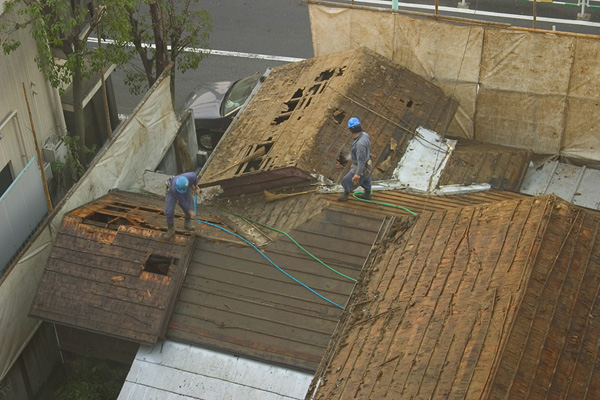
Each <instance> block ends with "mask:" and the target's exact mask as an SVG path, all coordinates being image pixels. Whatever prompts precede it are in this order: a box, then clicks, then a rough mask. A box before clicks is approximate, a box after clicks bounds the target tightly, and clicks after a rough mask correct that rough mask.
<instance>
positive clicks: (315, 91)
mask: <svg viewBox="0 0 600 400" xmlns="http://www.w3.org/2000/svg"><path fill="white" fill-rule="evenodd" d="M320 87H321V85H315V86H313V87H311V88H310V89H308V91H309V92H310V93H312V94H317V93H318V92H319V88H320Z"/></svg>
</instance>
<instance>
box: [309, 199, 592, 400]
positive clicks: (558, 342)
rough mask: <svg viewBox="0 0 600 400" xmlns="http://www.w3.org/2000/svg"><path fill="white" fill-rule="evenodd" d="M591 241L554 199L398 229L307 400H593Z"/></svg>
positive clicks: (573, 210)
mask: <svg viewBox="0 0 600 400" xmlns="http://www.w3.org/2000/svg"><path fill="white" fill-rule="evenodd" d="M599 227H600V218H599V217H598V216H596V215H595V214H593V213H589V212H587V211H585V210H582V209H580V208H577V207H575V206H572V205H570V204H568V203H566V202H563V201H562V200H560V199H558V198H556V197H555V196H544V197H540V198H521V199H517V200H511V201H504V202H498V203H492V204H484V205H479V206H472V207H465V208H462V209H454V210H447V211H441V212H436V213H423V214H421V215H420V216H419V218H418V219H417V220H416V222H415V223H414V224H413V223H412V222H411V221H410V220H407V219H406V218H397V219H395V220H394V221H393V222H392V223H391V224H390V225H389V227H387V229H386V233H385V234H384V235H383V238H382V239H381V241H379V242H378V243H376V244H375V248H376V251H374V252H373V253H372V254H371V255H370V260H369V261H367V263H366V265H365V270H364V272H363V274H364V275H363V276H362V277H361V278H362V279H361V282H360V284H358V285H357V288H356V290H355V291H354V293H353V295H352V297H351V300H350V304H349V306H348V308H347V311H346V312H344V315H343V317H342V320H341V322H340V325H338V328H337V329H336V333H335V334H334V336H333V339H332V341H331V342H330V345H329V348H328V351H327V354H326V355H325V356H324V358H323V363H322V364H321V365H320V367H319V371H318V372H317V374H316V376H315V379H314V380H313V387H312V389H311V394H312V395H313V396H314V398H316V399H347V398H362V399H382V398H390V399H402V398H468V399H482V398H483V399H491V398H515V399H517V398H518V399H521V398H528V399H545V398H548V397H553V398H554V397H555V398H573V399H575V398H577V399H584V398H588V399H595V398H599V397H600V380H599V379H598V378H599V376H598V370H597V368H595V365H596V359H597V357H598V345H599V344H600V333H599V332H600V329H599V328H600V326H598V325H599V322H598V318H597V316H598V314H600V306H599V304H600V303H599V302H598V290H597V288H598V285H599V283H600V269H599V267H600V260H598V259H597V257H596V256H595V254H596V253H597V250H598V245H599V244H600V243H599V242H600V237H599V236H598V230H599ZM311 398H312V397H311Z"/></svg>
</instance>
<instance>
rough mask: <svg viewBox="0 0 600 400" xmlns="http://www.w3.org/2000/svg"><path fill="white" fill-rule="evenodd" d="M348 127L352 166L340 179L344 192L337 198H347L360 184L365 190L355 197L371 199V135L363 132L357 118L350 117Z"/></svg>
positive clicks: (342, 199) (344, 199)
mask: <svg viewBox="0 0 600 400" xmlns="http://www.w3.org/2000/svg"><path fill="white" fill-rule="evenodd" d="M348 128H349V129H350V132H352V136H353V139H352V147H351V148H350V160H351V161H352V167H351V168H350V172H348V173H347V174H346V176H344V178H343V179H342V187H343V188H344V193H342V195H341V196H340V197H339V198H338V201H346V200H348V195H350V193H352V192H353V191H354V189H356V188H357V187H358V186H362V187H363V188H364V189H365V192H364V193H363V194H359V195H358V196H356V197H358V198H361V199H364V200H371V137H370V136H369V134H368V133H367V132H363V130H362V126H361V125H360V121H359V120H358V118H355V117H352V118H350V119H349V120H348Z"/></svg>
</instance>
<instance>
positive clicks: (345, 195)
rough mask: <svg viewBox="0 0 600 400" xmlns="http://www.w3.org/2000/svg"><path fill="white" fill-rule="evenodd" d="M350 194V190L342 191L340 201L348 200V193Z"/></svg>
mask: <svg viewBox="0 0 600 400" xmlns="http://www.w3.org/2000/svg"><path fill="white" fill-rule="evenodd" d="M349 194H350V193H348V192H344V193H342V194H341V195H340V197H338V201H346V200H348V195H349Z"/></svg>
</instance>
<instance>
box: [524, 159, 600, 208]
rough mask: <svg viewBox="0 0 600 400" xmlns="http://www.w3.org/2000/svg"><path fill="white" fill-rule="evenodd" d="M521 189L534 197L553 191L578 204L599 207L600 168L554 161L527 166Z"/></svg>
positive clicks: (552, 192)
mask: <svg viewBox="0 0 600 400" xmlns="http://www.w3.org/2000/svg"><path fill="white" fill-rule="evenodd" d="M521 192H522V193H526V194H530V195H534V196H538V195H542V194H555V195H557V196H559V197H560V198H562V199H564V200H566V201H569V202H571V203H573V204H576V205H578V206H582V207H587V208H590V209H593V210H600V200H599V199H600V171H599V170H597V169H592V168H586V167H579V166H576V165H569V164H564V163H561V162H559V161H556V160H555V161H548V162H545V163H544V164H542V165H541V166H539V167H535V166H534V165H531V166H530V167H529V168H528V170H527V175H526V176H525V180H524V181H523V185H522V187H521Z"/></svg>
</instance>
